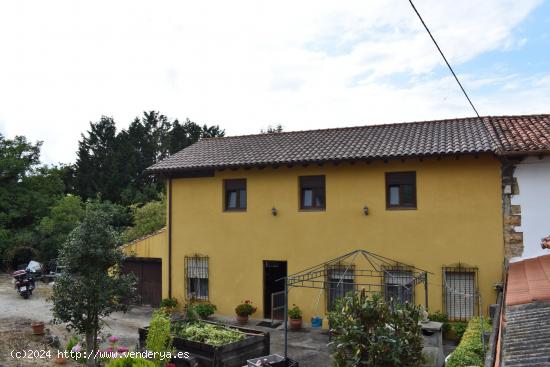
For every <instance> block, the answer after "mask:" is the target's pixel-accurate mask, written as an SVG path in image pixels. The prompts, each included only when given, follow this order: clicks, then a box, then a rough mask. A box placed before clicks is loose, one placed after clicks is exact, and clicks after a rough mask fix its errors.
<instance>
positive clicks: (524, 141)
mask: <svg viewBox="0 0 550 367" xmlns="http://www.w3.org/2000/svg"><path fill="white" fill-rule="evenodd" d="M544 149H546V150H548V151H549V152H550V115H529V116H497V117H483V118H482V119H481V120H480V119H479V118H475V117H469V118H457V119H448V120H435V121H421V122H406V123H396V124H384V125H367V126H357V127H346V128H334V129H319V130H306V131H293V132H281V133H267V134H256V135H242V136H230V137H223V138H206V139H202V140H200V141H198V142H197V143H195V144H193V145H191V146H189V147H187V148H185V149H183V150H181V151H179V152H177V153H175V154H173V155H171V156H170V157H168V158H166V159H164V160H162V161H160V162H158V163H156V164H155V165H153V166H151V167H149V168H148V169H147V171H148V172H150V173H160V172H173V171H194V170H203V169H214V168H215V169H221V168H232V167H247V166H262V165H278V164H296V163H300V164H301V163H315V162H326V161H351V160H369V159H391V158H406V157H418V156H439V155H455V154H479V153H495V154H507V153H515V152H520V151H529V152H531V151H537V152H538V151H541V150H544Z"/></svg>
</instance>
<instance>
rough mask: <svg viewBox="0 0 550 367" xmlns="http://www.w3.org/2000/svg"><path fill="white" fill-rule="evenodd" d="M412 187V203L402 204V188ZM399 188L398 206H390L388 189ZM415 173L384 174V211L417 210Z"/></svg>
mask: <svg viewBox="0 0 550 367" xmlns="http://www.w3.org/2000/svg"><path fill="white" fill-rule="evenodd" d="M404 185H412V187H413V202H412V203H405V204H403V196H404V195H403V190H402V188H401V187H402V186H404ZM395 186H398V187H399V204H390V188H391V187H395ZM416 189H417V185H416V171H407V172H386V209H388V210H395V209H397V210H403V209H405V210H407V209H412V210H414V209H417V205H418V201H417V195H416Z"/></svg>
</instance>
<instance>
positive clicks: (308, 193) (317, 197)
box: [300, 176, 325, 210]
mask: <svg viewBox="0 0 550 367" xmlns="http://www.w3.org/2000/svg"><path fill="white" fill-rule="evenodd" d="M300 209H306V210H308V209H313V210H325V176H300Z"/></svg>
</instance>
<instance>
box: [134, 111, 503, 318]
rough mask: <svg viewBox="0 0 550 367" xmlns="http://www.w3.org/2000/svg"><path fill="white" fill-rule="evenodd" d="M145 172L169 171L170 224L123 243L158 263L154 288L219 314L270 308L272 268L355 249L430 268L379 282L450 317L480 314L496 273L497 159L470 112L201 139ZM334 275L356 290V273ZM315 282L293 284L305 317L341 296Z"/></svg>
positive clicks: (265, 314) (499, 226) (396, 295)
mask: <svg viewBox="0 0 550 367" xmlns="http://www.w3.org/2000/svg"><path fill="white" fill-rule="evenodd" d="M148 172H150V173H154V174H158V175H161V176H162V177H163V178H165V179H166V182H167V193H168V208H167V210H168V225H167V229H166V230H165V231H164V232H161V233H160V234H157V242H158V243H157V247H158V248H157V249H156V250H154V251H156V252H154V251H153V249H152V248H151V243H150V241H151V240H149V243H148V244H147V243H145V242H144V243H143V244H142V243H137V244H134V245H132V246H131V247H128V251H129V252H131V253H134V254H135V255H136V256H138V257H157V258H160V259H162V260H161V261H162V273H163V276H162V296H163V297H175V298H177V299H178V301H179V303H180V304H182V303H185V302H187V301H189V300H198V301H209V302H212V303H213V304H215V305H216V306H217V308H218V313H220V314H223V315H228V316H229V315H234V309H235V306H236V305H237V304H239V303H240V302H242V301H243V300H251V301H252V302H253V304H254V305H256V306H257V308H258V309H257V312H256V314H255V315H253V317H255V318H260V319H261V318H271V315H272V311H275V310H272V298H271V296H272V294H273V293H275V294H280V293H279V292H281V291H282V290H284V281H280V280H279V279H280V278H282V277H285V276H287V275H291V274H294V273H297V272H300V271H303V270H305V269H308V268H311V267H313V266H316V265H318V264H323V263H324V262H326V261H328V260H330V259H333V258H337V257H338V256H341V255H343V254H346V253H349V252H352V251H354V250H359V249H360V250H365V251H368V252H369V253H373V254H377V255H380V256H383V257H385V258H389V259H394V260H396V261H398V262H400V263H403V264H407V265H410V266H411V267H414V268H418V269H423V270H425V271H427V272H428V273H427V274H428V276H427V287H426V288H427V290H428V295H427V297H426V294H425V292H424V286H421V287H412V288H410V289H408V290H407V291H406V292H396V290H398V289H401V288H400V286H402V285H403V284H404V282H405V283H406V282H408V280H407V279H409V280H410V275H408V274H407V271H406V270H403V269H401V270H400V272H399V273H391V271H390V272H389V273H385V275H384V276H383V277H382V278H381V279H380V280H379V282H380V287H379V288H378V291H379V292H380V293H382V295H383V296H385V297H388V298H389V297H392V298H393V299H394V300H395V299H398V300H400V301H412V302H415V303H417V304H422V305H425V303H426V300H427V301H428V306H429V309H430V311H442V312H445V313H447V314H449V316H450V317H451V318H454V319H468V318H469V317H471V316H473V315H475V314H477V313H478V312H479V309H480V308H481V309H482V310H483V312H484V313H485V312H486V309H487V305H489V304H491V303H494V302H495V298H496V295H497V292H496V291H495V285H496V284H499V283H501V282H502V273H503V259H504V254H503V221H502V190H501V164H500V160H499V158H498V155H497V154H496V147H495V144H494V143H493V140H492V138H491V136H490V135H489V132H488V130H487V127H486V126H485V125H484V124H483V122H481V121H479V120H477V119H473V118H472V119H455V120H442V121H427V122H415V123H402V124H391V125H374V126H363V127H353V128H338V129H325V130H312V131H298V132H283V133H270V134H259V135H248V136H237V137H226V138H211V139H202V140H200V141H199V142H197V143H196V144H194V145H192V146H190V147H188V148H186V149H184V150H182V151H180V152H178V153H176V154H174V155H172V156H170V157H168V158H166V159H165V160H163V161H161V162H159V163H157V164H156V165H154V166H152V167H150V168H149V169H148ZM390 270H391V269H390ZM403 271H404V273H403ZM327 274H329V273H326V274H324V275H323V276H324V277H326V276H327ZM331 274H333V275H331V276H333V277H335V278H334V279H336V281H337V282H339V283H345V287H344V288H345V290H351V289H354V288H356V286H355V285H354V284H355V283H358V282H357V279H358V276H359V274H358V273H354V271H353V269H352V270H350V272H349V273H348V274H347V275H346V276H343V275H342V274H341V273H340V274H336V273H334V272H333V273H331ZM334 279H332V280H334ZM403 279H405V280H403ZM325 280H326V282H325V283H323V279H321V280H320V281H319V282H318V283H316V284H317V285H321V286H319V287H313V288H295V289H294V288H293V289H291V290H290V293H289V304H290V305H292V304H296V305H298V306H299V307H300V308H301V309H302V310H303V311H304V319H305V320H306V321H307V320H309V318H310V317H312V316H315V315H320V316H322V315H324V314H325V313H326V312H327V310H329V309H330V308H331V305H332V302H333V301H334V299H335V297H338V296H339V295H341V294H342V293H341V292H340V293H339V292H332V291H331V289H328V288H327V286H326V284H330V279H325ZM323 284H325V286H323ZM323 288H324V289H323ZM478 294H479V295H480V296H481V297H477V296H475V297H474V296H472V295H478ZM480 300H481V307H479V306H480Z"/></svg>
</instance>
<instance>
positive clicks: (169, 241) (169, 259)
mask: <svg viewBox="0 0 550 367" xmlns="http://www.w3.org/2000/svg"><path fill="white" fill-rule="evenodd" d="M168 298H172V177H169V178H168Z"/></svg>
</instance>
